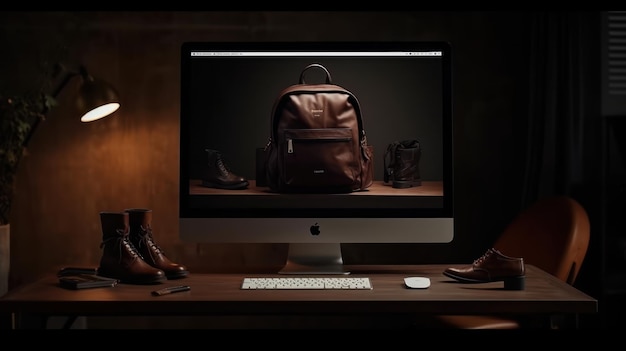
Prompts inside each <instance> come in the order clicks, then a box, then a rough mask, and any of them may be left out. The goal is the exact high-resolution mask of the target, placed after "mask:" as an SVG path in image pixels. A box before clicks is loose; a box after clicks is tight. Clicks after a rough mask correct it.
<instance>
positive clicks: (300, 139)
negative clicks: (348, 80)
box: [265, 63, 373, 193]
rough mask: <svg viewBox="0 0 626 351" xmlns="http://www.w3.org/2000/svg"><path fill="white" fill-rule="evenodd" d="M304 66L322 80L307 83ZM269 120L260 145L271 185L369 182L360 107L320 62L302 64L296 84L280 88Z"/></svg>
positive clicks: (312, 188)
mask: <svg viewBox="0 0 626 351" xmlns="http://www.w3.org/2000/svg"><path fill="white" fill-rule="evenodd" d="M309 70H321V71H322V72H323V74H324V75H325V82H324V83H322V84H307V83H306V82H305V73H307V72H308V71H309ZM270 120H271V123H270V125H271V130H270V138H269V142H268V145H267V146H266V150H265V153H266V179H265V180H266V181H267V185H268V186H269V187H270V190H272V191H274V192H314V193H341V192H353V191H360V190H364V189H366V188H368V187H370V186H371V184H372V180H373V157H372V154H373V148H372V147H371V146H370V145H368V144H367V139H366V137H365V130H364V128H363V120H362V116H361V107H360V105H359V102H358V100H357V98H356V97H355V96H354V95H353V94H352V93H351V92H350V91H348V90H346V89H344V88H342V87H340V86H338V85H335V84H332V82H331V76H330V73H329V72H328V70H327V69H326V68H325V67H324V66H322V65H320V64H316V63H314V64H310V65H308V66H306V67H305V68H304V69H303V70H302V72H301V74H300V80H299V84H295V85H292V86H289V87H287V88H285V89H284V90H283V91H282V92H280V94H279V95H278V97H277V99H276V100H275V102H274V106H273V108H272V114H271V118H270Z"/></svg>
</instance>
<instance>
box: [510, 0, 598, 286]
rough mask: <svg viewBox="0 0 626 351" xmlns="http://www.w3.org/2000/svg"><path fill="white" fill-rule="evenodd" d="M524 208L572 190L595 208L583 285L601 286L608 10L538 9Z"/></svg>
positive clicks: (532, 53) (581, 277)
mask: <svg viewBox="0 0 626 351" xmlns="http://www.w3.org/2000/svg"><path fill="white" fill-rule="evenodd" d="M530 41H531V43H530V44H531V45H530V48H529V50H530V53H529V54H530V65H529V67H530V71H529V94H528V98H529V105H528V106H529V113H528V119H527V121H526V123H527V125H526V128H525V131H526V133H527V134H526V142H525V143H524V145H525V147H526V150H525V153H524V154H525V156H524V160H525V167H524V177H523V186H522V193H521V203H520V207H521V208H524V207H527V206H528V205H530V204H531V203H533V202H534V201H535V200H537V199H538V198H541V197H544V196H549V195H568V196H571V197H573V198H575V199H576V200H578V201H579V202H580V203H581V204H582V205H583V207H585V209H586V210H587V211H588V214H589V216H590V222H591V231H592V233H591V242H590V246H589V250H588V254H587V257H586V258H585V263H584V264H583V267H581V272H580V275H579V277H578V280H577V283H576V286H577V287H579V288H580V289H581V290H583V291H585V292H587V293H589V294H591V295H593V296H598V294H599V289H600V286H601V281H600V279H601V278H600V277H601V255H602V247H601V245H602V239H601V237H602V236H601V223H602V213H601V211H600V210H599V209H600V208H602V204H601V197H600V195H599V194H600V189H601V184H602V142H601V140H602V136H601V135H602V116H601V112H600V107H599V106H600V99H601V96H600V87H601V86H600V72H601V63H600V58H601V52H602V50H601V46H600V42H601V13H600V12H541V13H535V14H533V18H532V35H531V39H530Z"/></svg>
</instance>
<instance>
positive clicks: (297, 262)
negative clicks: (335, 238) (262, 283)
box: [278, 243, 350, 274]
mask: <svg viewBox="0 0 626 351" xmlns="http://www.w3.org/2000/svg"><path fill="white" fill-rule="evenodd" d="M278 273H280V274H350V272H348V271H346V270H345V268H344V267H343V258H342V256H341V244H339V243H323V244H318V243H301V244H289V252H288V253H287V263H286V264H285V267H283V269H281V270H280V271H279V272H278Z"/></svg>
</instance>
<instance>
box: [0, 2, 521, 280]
mask: <svg viewBox="0 0 626 351" xmlns="http://www.w3.org/2000/svg"><path fill="white" fill-rule="evenodd" d="M529 35H530V22H529V15H528V14H526V13H523V12H522V13H515V12H382V13H381V12H324V13H316V12H85V13H81V12H40V13H37V12H13V13H11V12H3V13H0V47H1V48H2V55H0V60H1V61H0V67H2V81H3V82H2V85H1V87H2V88H5V87H7V86H9V87H10V86H15V87H18V86H19V87H22V86H24V85H26V84H27V83H30V82H32V80H33V79H36V78H37V74H38V73H39V72H40V71H38V70H37V69H38V67H39V63H40V62H41V61H42V60H48V61H52V62H54V61H56V60H59V59H61V60H62V61H63V62H65V63H66V64H67V65H75V64H78V63H82V64H84V65H85V66H86V67H87V68H88V69H89V71H90V73H92V74H93V75H97V76H99V77H102V78H104V79H106V80H108V81H109V82H111V83H112V84H114V85H115V86H116V87H117V89H118V91H119V93H120V95H121V97H122V104H123V106H122V108H121V109H120V110H119V111H118V112H117V113H116V114H115V115H114V117H111V118H107V119H104V120H101V121H97V122H93V123H89V124H82V123H81V122H79V120H78V119H77V118H75V117H74V116H75V115H76V113H75V112H76V111H75V107H73V105H72V104H71V103H70V101H69V95H70V94H71V92H72V89H73V88H75V85H73V84H70V86H69V87H68V88H67V89H65V90H64V91H63V92H62V94H61V95H60V96H59V106H58V107H56V108H55V109H54V110H52V111H51V112H50V113H49V114H48V117H47V120H46V121H45V122H44V124H43V125H42V126H41V127H40V128H39V130H38V131H37V134H36V135H35V137H34V138H33V139H32V141H31V143H30V145H29V148H28V154H27V156H26V157H25V158H24V159H23V161H22V164H21V165H20V169H19V173H18V175H17V189H16V197H15V199H14V204H13V208H12V214H11V232H12V237H11V278H10V283H11V286H13V287H15V286H17V285H19V284H22V283H26V282H29V281H32V280H34V279H36V278H37V277H39V276H41V275H43V274H48V273H50V272H53V271H54V270H55V269H56V268H58V267H60V266H69V265H72V266H77V265H79V266H80V265H87V266H96V265H97V264H98V261H99V259H100V255H101V250H100V247H99V245H100V242H101V228H100V221H99V212H101V211H111V210H112V211H119V210H123V209H125V208H130V207H144V208H150V209H152V210H153V214H154V219H153V228H154V230H155V232H154V236H155V239H156V240H157V242H158V243H159V245H160V246H161V247H162V248H163V249H164V250H165V252H166V254H167V256H168V257H169V258H171V259H172V260H174V261H178V262H181V263H184V264H186V265H187V266H188V267H189V268H190V269H191V271H192V272H202V271H219V270H223V269H230V268H232V267H235V268H237V267H239V268H241V267H244V268H245V267H246V266H251V265H256V264H280V263H281V262H283V261H284V259H285V255H286V247H285V246H284V245H278V244H277V245H209V244H198V245H195V244H188V243H182V242H181V241H180V240H179V238H178V217H177V215H178V205H177V196H178V131H179V129H178V118H179V94H180V92H179V89H180V88H179V79H180V76H179V69H180V67H179V66H180V62H179V52H180V46H181V44H182V43H183V42H184V41H210V40H216V41H229V40H238V41H273V40H284V41H300V40H308V41H317V40H337V41H338V40H390V41H391V40H393V41H398V40H399V41H402V40H446V41H449V42H450V43H451V44H452V47H453V52H454V55H455V56H454V72H453V74H454V83H455V86H454V106H453V111H454V118H455V119H454V123H455V172H456V175H455V177H456V178H455V191H456V199H455V206H456V208H455V209H456V216H457V224H456V228H457V233H456V238H455V241H454V242H453V243H452V244H450V245H433V246H426V245H424V246H422V245H373V246H370V245H346V247H345V259H346V261H347V262H348V263H439V262H442V263H453V262H471V260H473V259H474V258H477V257H478V256H480V255H482V253H484V251H485V250H486V249H487V248H488V247H490V245H491V243H492V242H493V240H494V238H495V237H496V236H497V235H498V233H499V232H500V231H501V230H502V229H503V227H504V226H505V225H506V224H507V223H508V222H509V221H510V220H511V219H512V217H513V216H514V215H515V213H516V212H517V211H518V207H519V199H518V194H519V190H518V189H519V188H520V187H521V173H522V172H521V169H522V167H523V165H522V164H519V162H517V161H516V159H515V158H514V157H511V155H512V154H514V153H515V150H517V149H516V148H517V146H516V143H519V142H520V140H516V135H518V134H519V133H516V131H515V125H516V123H515V121H516V119H517V120H519V119H520V118H524V116H525V114H526V112H527V107H526V106H527V104H526V101H525V96H526V95H527V86H528V81H527V77H528V72H527V70H528V66H527V61H528V36H529ZM521 142H524V141H523V140H522V141H521ZM512 194H515V195H512Z"/></svg>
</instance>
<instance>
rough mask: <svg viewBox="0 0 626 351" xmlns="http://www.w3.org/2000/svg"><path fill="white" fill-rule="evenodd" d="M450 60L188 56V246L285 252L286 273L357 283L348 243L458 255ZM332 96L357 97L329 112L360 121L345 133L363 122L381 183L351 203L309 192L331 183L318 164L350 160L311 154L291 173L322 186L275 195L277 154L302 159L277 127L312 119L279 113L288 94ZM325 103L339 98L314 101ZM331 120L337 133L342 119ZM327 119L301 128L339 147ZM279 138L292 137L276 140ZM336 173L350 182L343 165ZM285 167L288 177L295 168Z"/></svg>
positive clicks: (377, 50)
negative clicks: (452, 245)
mask: <svg viewBox="0 0 626 351" xmlns="http://www.w3.org/2000/svg"><path fill="white" fill-rule="evenodd" d="M451 50H452V49H451V46H450V45H449V44H448V43H446V42H349V43H348V42H324V43H321V42H297V43H295V42H254V43H251V42H187V43H184V44H183V45H182V49H181V81H180V83H181V95H180V98H181V104H180V107H181V115H180V192H179V219H180V237H181V240H182V241H184V242H190V243H288V244H289V253H288V257H287V260H286V265H285V268H283V270H281V271H280V272H281V273H312V274H326V273H328V274H347V273H349V272H347V271H346V270H345V269H344V267H343V259H342V256H341V244H342V243H373V244H376V243H449V242H451V241H452V240H453V237H454V211H453V188H452V186H453V155H452V152H453V145H452V72H451V66H452V52H451ZM311 64H318V65H321V66H323V68H325V69H326V71H327V72H328V74H326V73H324V72H323V70H320V69H318V70H317V73H315V72H313V71H316V70H306V75H305V74H304V73H303V72H305V67H307V66H309V65H311ZM320 72H321V73H320ZM303 77H306V80H304V78H303ZM328 84H332V85H333V86H337V87H340V88H341V89H343V90H342V93H344V94H347V95H349V96H351V98H350V99H352V100H350V99H348V101H347V102H344V103H343V105H342V106H341V107H332V106H330V105H328V106H325V109H326V110H327V111H330V114H333V113H334V114H339V113H340V112H337V111H336V110H339V109H344V108H345V109H348V110H350V111H351V112H350V113H349V114H348V117H339V118H340V119H341V118H343V119H344V120H345V119H349V120H352V119H354V118H355V115H357V116H358V118H359V119H360V120H361V121H360V122H359V125H360V127H361V128H362V132H363V140H362V141H363V142H361V143H360V144H361V146H363V144H367V146H368V148H369V150H370V151H371V155H370V156H371V157H370V159H371V164H370V165H371V167H372V172H371V173H370V174H371V178H372V182H370V183H368V184H364V185H363V184H362V185H363V186H361V187H354V188H352V189H350V190H349V191H333V190H328V191H324V189H326V188H324V187H321V188H320V187H317V188H314V189H315V190H314V191H307V189H308V188H306V185H308V184H309V183H307V182H309V181H311V182H313V180H312V179H314V178H315V179H321V178H319V177H318V175H319V174H321V173H324V171H323V170H319V169H321V168H324V167H326V166H324V167H317V168H316V167H314V166H311V165H310V164H311V163H315V162H317V161H314V160H318V159H324V160H331V161H329V162H336V163H337V162H344V159H345V157H344V156H338V155H339V154H340V151H339V148H337V149H324V150H327V151H326V152H323V151H315V150H317V149H312V150H313V151H311V152H309V153H308V154H307V156H306V157H300V158H299V159H298V160H297V164H296V165H295V166H294V167H296V168H297V169H298V171H301V170H302V169H305V170H308V168H307V167H309V166H311V167H312V168H311V169H312V171H311V172H310V174H311V175H310V176H307V177H304V178H303V179H305V180H304V181H303V183H302V184H304V185H305V187H303V188H297V189H295V190H284V188H282V187H281V188H276V187H270V186H269V184H268V183H275V182H276V181H275V180H274V179H273V178H271V177H274V175H273V174H272V175H269V174H270V173H269V172H267V168H266V167H267V162H266V159H267V157H266V155H267V147H268V146H270V148H271V147H275V148H281V150H283V151H284V152H285V153H287V152H291V151H287V150H288V149H287V146H286V145H287V141H286V139H285V137H284V136H285V135H287V134H286V133H289V131H286V130H287V129H289V128H296V127H294V126H293V125H291V126H290V125H287V124H288V123H287V122H285V124H283V122H277V120H278V119H279V117H278V115H279V113H275V111H274V109H275V108H277V109H280V108H282V109H287V110H289V109H291V110H290V111H288V112H287V113H283V114H288V115H290V116H291V118H293V119H299V118H304V117H301V116H300V115H299V114H300V113H301V112H298V111H295V110H294V109H295V108H293V105H294V104H295V105H297V104H302V103H301V102H295V103H292V107H289V106H287V107H285V105H284V104H277V106H278V107H276V106H275V103H276V102H277V100H278V97H279V94H281V92H283V91H284V90H285V89H287V88H288V87H292V86H295V87H292V88H295V89H296V90H298V91H300V90H299V89H298V88H302V86H301V85H307V86H310V85H317V86H320V85H322V88H323V89H326V88H328V87H327V86H323V85H328ZM309 93H310V92H309ZM319 93H322V94H323V93H329V94H334V92H328V90H324V92H320V91H315V94H319ZM294 95H295V94H294ZM300 98H301V97H293V96H292V97H291V99H292V100H297V99H300ZM318 98H321V97H319V95H317V96H316V97H307V98H306V99H314V100H315V99H318ZM324 101H326V100H324ZM318 102H319V101H318ZM321 104H329V103H328V102H327V101H326V102H321ZM355 109H356V110H357V112H353V110H355ZM331 110H332V111H331ZM311 111H313V110H311ZM320 111H321V110H320ZM342 111H343V110H342ZM332 117H333V118H334V119H333V121H335V120H336V119H337V118H338V117H337V116H335V115H333V116H332ZM280 118H282V117H280ZM317 118H324V119H325V120H324V121H322V122H319V120H318V121H316V122H315V123H317V124H316V125H315V126H306V123H301V122H298V123H301V124H299V125H298V127H297V128H300V129H306V128H311V129H315V130H317V131H320V130H321V129H324V131H322V132H321V133H322V134H323V135H330V134H329V133H331V134H332V132H328V128H327V127H332V126H334V125H331V124H332V123H335V122H331V119H328V120H326V118H330V117H328V116H326V115H324V116H322V117H317ZM294 123H295V122H294ZM275 125H281V127H283V128H282V129H281V130H280V131H278V130H277V129H276V128H274V126H275ZM350 126H356V125H352V124H350ZM347 129H350V128H347ZM352 129H356V127H355V128H352ZM315 133H316V132H310V131H309V132H305V133H304V134H306V135H312V134H315ZM316 135H318V134H316ZM360 137H361V135H358V136H357V137H356V138H360ZM289 142H291V141H289ZM273 143H280V145H276V144H274V145H273ZM304 144H306V145H305V147H307V148H314V147H317V145H318V144H320V143H317V142H311V141H310V140H309V142H308V143H306V142H305V143H304ZM301 146H302V144H301ZM358 147H359V146H358V144H357V146H356V148H358ZM303 148H304V147H301V148H300V150H302V149H303ZM320 150H322V149H320ZM328 150H331V151H328ZM341 152H343V151H341ZM361 153H362V152H361ZM356 154H360V153H359V152H357V153H355V155H356ZM320 155H323V156H320ZM287 157H289V156H278V157H277V158H278V159H280V160H278V161H277V162H287V161H285V160H284V159H286V158H287ZM350 157H351V158H352V157H354V158H359V157H360V156H352V155H351V156H350ZM335 166H336V168H339V169H340V170H341V169H346V168H347V166H345V164H344V163H341V164H340V165H338V166H337V165H335ZM273 167H274V166H273ZM275 167H278V169H280V172H277V173H281V172H283V171H284V169H283V167H287V166H282V165H281V166H275ZM332 167H333V166H328V168H332ZM314 173H315V176H314V175H313V174H314ZM340 173H341V172H340ZM344 173H351V174H353V173H357V178H358V171H357V172H354V171H350V172H348V171H346V172H344ZM283 175H284V174H281V175H280V177H282V176H283ZM268 177H270V179H272V181H271V182H268ZM316 177H317V178H316ZM327 178H329V177H327ZM364 178H367V177H364ZM281 179H282V178H281ZM290 179H291V178H290ZM289 181H290V180H284V179H283V180H282V182H284V183H288V182H289ZM302 184H300V185H302ZM320 189H321V190H320Z"/></svg>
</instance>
